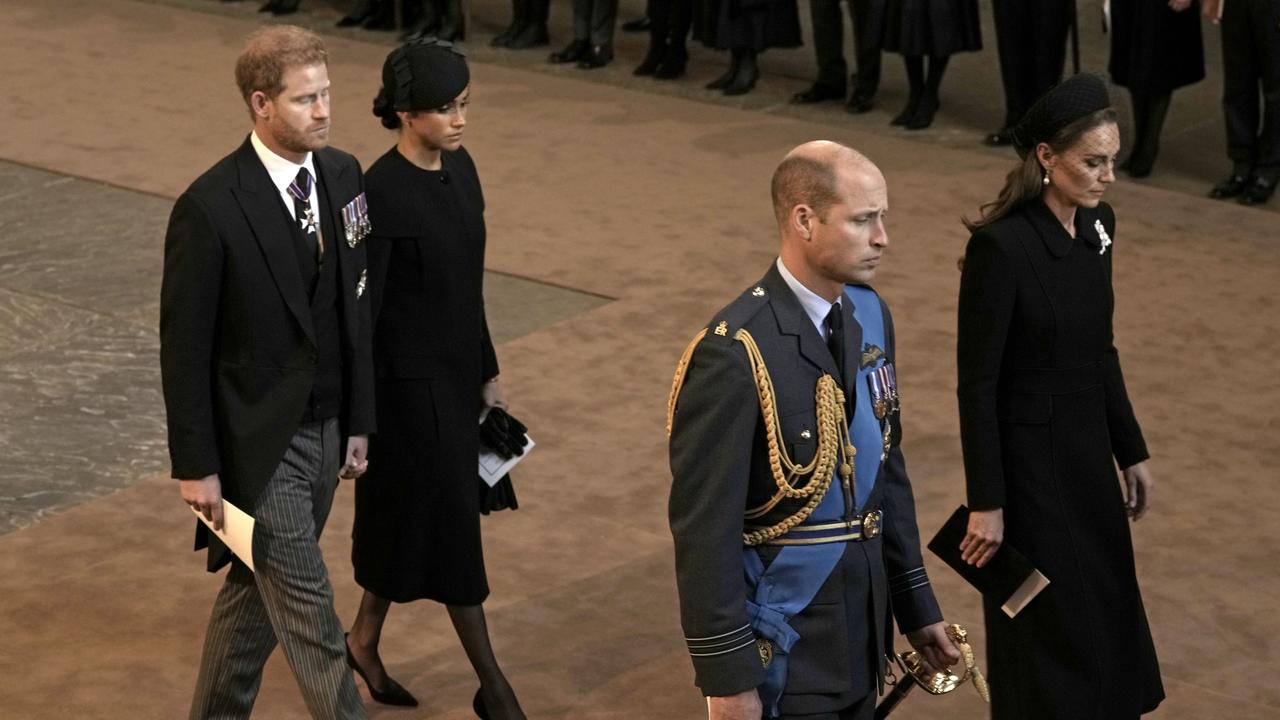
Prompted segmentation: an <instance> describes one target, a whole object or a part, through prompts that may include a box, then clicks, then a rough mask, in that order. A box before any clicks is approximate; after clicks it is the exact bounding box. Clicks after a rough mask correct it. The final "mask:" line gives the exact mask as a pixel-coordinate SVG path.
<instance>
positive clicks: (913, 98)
mask: <svg viewBox="0 0 1280 720" xmlns="http://www.w3.org/2000/svg"><path fill="white" fill-rule="evenodd" d="M919 108H920V95H919V94H917V93H911V94H910V95H908V96H907V106H906V107H904V108H902V112H900V113H898V114H897V115H894V116H893V119H892V120H890V121H889V124H890V125H906V124H907V123H909V122H911V118H913V117H915V116H916V110H918V109H919Z"/></svg>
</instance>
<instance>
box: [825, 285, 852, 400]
mask: <svg viewBox="0 0 1280 720" xmlns="http://www.w3.org/2000/svg"><path fill="white" fill-rule="evenodd" d="M826 322H827V349H828V350H830V351H831V358H832V359H833V360H835V361H836V371H837V374H836V380H838V381H839V382H840V387H842V388H844V389H845V390H846V391H847V390H848V386H847V385H845V382H844V315H843V314H842V313H841V312H840V303H839V302H834V303H831V312H828V313H827V321H826Z"/></svg>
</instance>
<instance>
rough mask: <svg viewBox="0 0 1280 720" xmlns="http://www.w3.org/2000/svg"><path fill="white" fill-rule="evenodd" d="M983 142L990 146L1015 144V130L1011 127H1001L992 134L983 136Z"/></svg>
mask: <svg viewBox="0 0 1280 720" xmlns="http://www.w3.org/2000/svg"><path fill="white" fill-rule="evenodd" d="M982 144H983V145H986V146H988V147H1005V146H1006V145H1012V144H1013V131H1012V130H1010V129H1009V128H1000V129H999V130H997V131H995V132H993V133H991V134H990V135H988V136H986V137H984V138H982Z"/></svg>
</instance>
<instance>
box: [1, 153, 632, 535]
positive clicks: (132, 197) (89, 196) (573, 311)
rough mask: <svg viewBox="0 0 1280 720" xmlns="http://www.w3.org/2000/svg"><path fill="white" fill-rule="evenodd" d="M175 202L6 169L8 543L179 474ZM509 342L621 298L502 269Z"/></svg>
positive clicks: (495, 314) (500, 332)
mask: <svg viewBox="0 0 1280 720" xmlns="http://www.w3.org/2000/svg"><path fill="white" fill-rule="evenodd" d="M171 206H172V201H171V200H169V199H167V198H161V197H156V196H153V195H147V194H144V193H138V192H133V191H129V190H124V189H121V188H117V187H112V186H109V185H105V184H102V183H98V182H92V181H87V180H82V179H79V178H73V177H67V176H64V175H59V174H56V173H51V172H46V171H43V170H39V169H35V168H29V167H25V166H22V165H16V164H13V163H6V162H2V161H0V238H3V241H4V242H3V244H0V407H3V408H4V409H5V412H4V416H3V420H0V453H3V457H4V461H3V463H0V534H3V533H6V532H9V531H11V530H15V529H18V528H22V527H27V526H29V525H31V524H33V523H35V522H38V521H39V520H40V519H41V518H42V517H45V516H47V515H49V514H51V513H57V512H60V511H62V510H66V509H67V508H70V507H73V506H75V505H77V504H79V503H81V502H84V501H86V500H89V499H92V498H95V497H100V496H102V495H105V494H107V493H111V492H114V491H115V490H118V489H120V488H123V487H126V486H128V485H130V484H132V483H133V482H135V481H137V480H138V479H140V478H143V477H146V476H148V475H151V474H154V473H159V472H163V471H165V470H166V469H167V468H168V463H169V461H168V453H167V448H166V445H165V423H164V401H163V397H162V395H161V389H160V367H159V336H158V333H157V324H158V321H159V294H160V274H161V264H162V260H163V253H164V248H163V239H164V230H165V226H166V223H167V222H168V217H169V210H170V207H171ZM485 288H486V299H487V311H488V314H489V317H490V319H491V328H492V332H493V334H494V339H495V342H497V343H502V342H506V341H508V340H512V339H515V338H518V337H520V336H522V335H526V334H528V333H531V332H534V331H535V330H538V329H541V328H544V327H547V326H549V325H552V324H554V323H556V322H558V321H560V320H563V319H565V318H568V317H572V316H574V315H577V314H580V313H583V312H587V311H589V310H591V309H593V308H595V307H598V306H600V305H602V304H605V303H607V302H609V299H608V298H602V297H600V296H597V295H591V294H587V293H581V292H577V291H574V290H569V289H566V288H560V287H556V286H553V285H547V284H545V283H539V282H534V281H531V280H527V279H524V278H520V277H516V276H512V275H504V274H496V273H489V274H487V275H486V279H485Z"/></svg>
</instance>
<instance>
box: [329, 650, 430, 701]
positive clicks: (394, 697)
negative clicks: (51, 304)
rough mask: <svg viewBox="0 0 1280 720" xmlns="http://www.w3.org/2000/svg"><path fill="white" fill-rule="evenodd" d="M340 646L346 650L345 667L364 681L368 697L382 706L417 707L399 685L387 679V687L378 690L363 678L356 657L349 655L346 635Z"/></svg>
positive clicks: (366, 678) (409, 695) (415, 699)
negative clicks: (367, 689) (353, 671)
mask: <svg viewBox="0 0 1280 720" xmlns="http://www.w3.org/2000/svg"><path fill="white" fill-rule="evenodd" d="M342 644H343V645H344V646H345V647H346V648H347V665H348V666H349V667H350V668H351V669H352V670H355V671H356V674H357V675H359V676H360V679H362V680H364V684H365V687H367V688H369V697H372V698H373V699H374V700H376V701H377V702H380V703H382V704H383V705H397V706H400V707H418V699H417V698H415V697H414V696H413V695H411V694H410V693H409V691H408V690H405V689H404V687H403V686H401V685H400V683H398V682H396V681H395V680H392V679H391V677H390V676H388V677H387V687H386V688H384V689H381V690H379V689H378V688H376V687H374V686H373V683H371V682H369V678H368V677H366V676H365V674H364V670H363V669H362V668H361V667H360V664H359V663H357V662H356V656H355V655H352V654H351V646H350V645H347V635H346V634H345V633H344V634H343V636H342Z"/></svg>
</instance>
